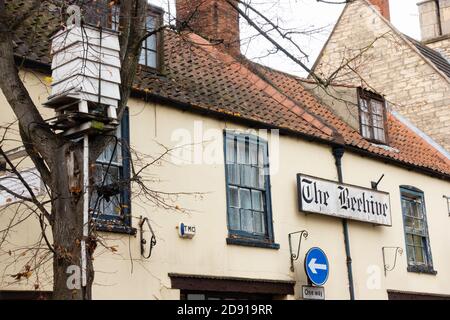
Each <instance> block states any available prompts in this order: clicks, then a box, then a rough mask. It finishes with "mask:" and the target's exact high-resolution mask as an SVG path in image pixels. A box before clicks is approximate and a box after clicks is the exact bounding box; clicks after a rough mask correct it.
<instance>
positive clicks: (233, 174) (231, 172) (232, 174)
mask: <svg viewBox="0 0 450 320" xmlns="http://www.w3.org/2000/svg"><path fill="white" fill-rule="evenodd" d="M227 174H228V182H229V183H232V184H239V183H240V181H241V180H240V178H239V167H238V165H237V164H227Z"/></svg>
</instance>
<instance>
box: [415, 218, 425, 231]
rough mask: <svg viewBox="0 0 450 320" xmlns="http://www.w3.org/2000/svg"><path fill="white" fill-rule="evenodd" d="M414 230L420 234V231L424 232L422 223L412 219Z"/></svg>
mask: <svg viewBox="0 0 450 320" xmlns="http://www.w3.org/2000/svg"><path fill="white" fill-rule="evenodd" d="M414 229H415V230H417V231H419V232H422V230H424V225H423V221H422V220H420V219H414Z"/></svg>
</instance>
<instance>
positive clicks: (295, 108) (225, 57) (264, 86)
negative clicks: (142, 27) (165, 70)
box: [186, 32, 335, 137]
mask: <svg viewBox="0 0 450 320" xmlns="http://www.w3.org/2000/svg"><path fill="white" fill-rule="evenodd" d="M186 34H187V36H188V37H190V38H191V39H193V40H194V41H195V42H194V43H196V44H198V45H199V47H200V48H201V49H203V50H204V51H206V52H207V53H208V54H210V55H211V56H213V57H214V58H217V59H220V60H221V61H222V62H225V63H228V64H229V66H230V67H231V68H232V69H234V71H236V72H238V73H239V74H240V75H241V76H243V77H244V78H246V79H247V80H249V81H250V82H251V83H253V84H254V85H256V86H257V87H258V89H260V90H261V91H262V92H264V93H265V94H266V95H267V96H269V97H270V98H271V99H273V100H275V101H276V102H277V103H278V104H280V105H281V106H283V107H285V108H286V109H287V110H289V111H290V112H292V113H293V114H295V115H296V116H298V117H301V118H302V119H303V120H305V121H306V122H308V123H309V124H310V125H312V126H313V127H315V128H316V129H318V130H319V131H321V132H322V133H324V134H325V135H327V136H330V137H334V136H335V130H333V129H332V128H330V127H329V126H328V125H327V124H325V123H323V121H322V120H321V119H319V118H318V117H317V116H315V115H313V114H311V113H310V112H309V111H306V110H305V108H303V107H301V106H299V105H298V103H297V102H295V101H294V100H292V99H291V98H290V97H288V96H287V95H286V94H283V93H281V92H280V91H279V90H278V89H277V88H276V87H275V86H273V85H272V84H271V83H269V82H268V81H266V80H265V79H263V78H262V77H261V76H259V75H257V74H256V73H255V72H253V70H251V69H250V68H248V67H247V66H246V65H245V64H244V63H243V62H240V61H238V60H237V59H236V58H234V57H233V56H231V55H229V54H227V53H223V52H222V51H220V50H218V49H217V48H216V47H215V46H213V45H212V44H211V43H210V42H209V41H207V40H206V39H204V38H203V37H201V36H199V35H197V34H195V33H192V32H189V33H186Z"/></svg>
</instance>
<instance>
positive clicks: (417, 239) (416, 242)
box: [413, 236, 423, 247]
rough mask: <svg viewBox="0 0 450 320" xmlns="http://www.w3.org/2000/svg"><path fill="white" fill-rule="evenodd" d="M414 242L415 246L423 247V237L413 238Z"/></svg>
mask: <svg viewBox="0 0 450 320" xmlns="http://www.w3.org/2000/svg"><path fill="white" fill-rule="evenodd" d="M413 240H414V245H415V246H419V247H421V246H422V245H423V242H422V237H420V236H413Z"/></svg>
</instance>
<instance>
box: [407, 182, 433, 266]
mask: <svg viewBox="0 0 450 320" xmlns="http://www.w3.org/2000/svg"><path fill="white" fill-rule="evenodd" d="M400 191H401V201H402V211H403V222H404V230H405V238H406V255H407V259H408V266H409V267H412V268H411V269H412V270H413V271H414V270H417V271H421V270H423V271H425V270H426V269H429V270H432V268H433V264H432V260H431V249H430V239H429V237H428V228H427V219H426V213H425V203H424V195H423V193H422V192H421V191H420V190H418V189H416V188H413V187H401V189H400Z"/></svg>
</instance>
